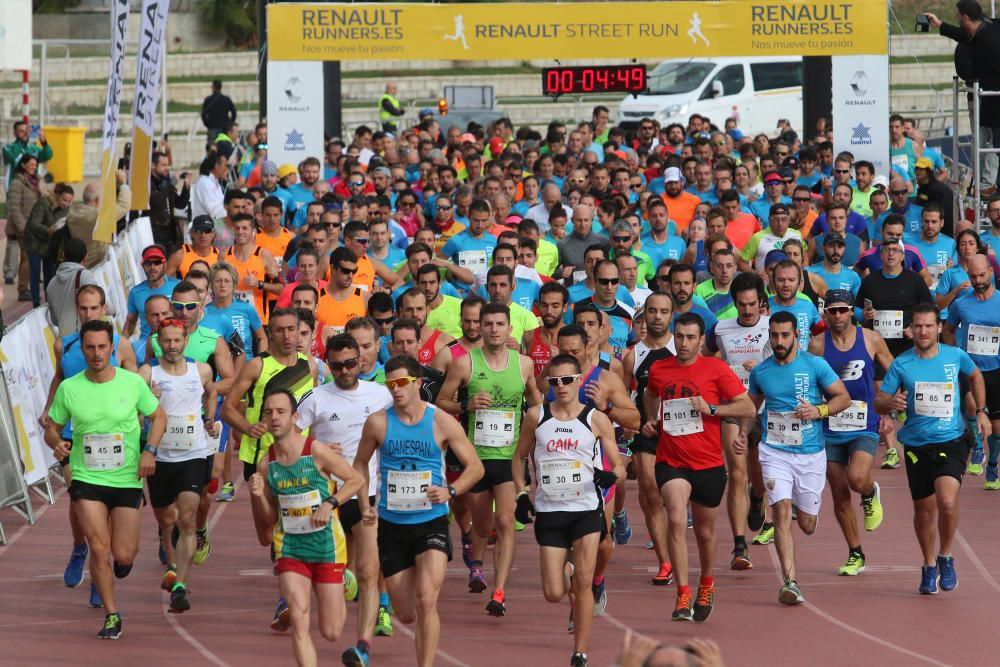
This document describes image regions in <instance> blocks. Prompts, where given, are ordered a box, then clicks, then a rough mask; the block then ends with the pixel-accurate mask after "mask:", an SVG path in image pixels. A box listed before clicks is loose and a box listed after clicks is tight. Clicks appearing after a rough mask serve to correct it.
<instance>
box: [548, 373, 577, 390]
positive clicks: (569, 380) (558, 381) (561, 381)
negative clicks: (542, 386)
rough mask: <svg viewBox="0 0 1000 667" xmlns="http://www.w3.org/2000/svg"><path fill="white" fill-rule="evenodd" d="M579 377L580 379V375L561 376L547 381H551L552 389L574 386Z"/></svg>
mask: <svg viewBox="0 0 1000 667" xmlns="http://www.w3.org/2000/svg"><path fill="white" fill-rule="evenodd" d="M578 377H580V376H579V375H560V376H558V377H550V378H546V379H547V380H548V381H549V386H550V387H556V386H559V385H563V386H564V387H565V386H567V385H571V384H573V383H574V382H575V381H576V379H577V378H578Z"/></svg>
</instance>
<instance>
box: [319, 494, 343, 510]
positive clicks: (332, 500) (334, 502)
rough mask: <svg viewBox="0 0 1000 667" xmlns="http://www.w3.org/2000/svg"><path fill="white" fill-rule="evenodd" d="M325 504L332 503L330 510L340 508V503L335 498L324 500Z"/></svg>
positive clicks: (330, 497)
mask: <svg viewBox="0 0 1000 667" xmlns="http://www.w3.org/2000/svg"><path fill="white" fill-rule="evenodd" d="M323 502H324V503H330V508H331V509H337V508H338V507H340V501H339V500H337V499H336V498H334V497H333V496H329V497H327V499H326V500H324V501H323Z"/></svg>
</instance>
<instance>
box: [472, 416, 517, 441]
mask: <svg viewBox="0 0 1000 667" xmlns="http://www.w3.org/2000/svg"><path fill="white" fill-rule="evenodd" d="M514 418H515V415H514V412H513V411H511V410H476V414H475V420H476V427H475V431H474V434H475V436H476V443H475V444H477V445H479V446H480V447H509V446H511V445H513V444H514Z"/></svg>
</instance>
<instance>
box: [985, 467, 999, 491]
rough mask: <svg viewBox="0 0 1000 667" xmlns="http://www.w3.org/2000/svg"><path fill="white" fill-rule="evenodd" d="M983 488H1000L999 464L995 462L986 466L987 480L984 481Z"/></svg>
mask: <svg viewBox="0 0 1000 667" xmlns="http://www.w3.org/2000/svg"><path fill="white" fill-rule="evenodd" d="M983 488H984V489H986V490H987V491H996V490H998V489H1000V475H997V466H996V464H995V463H994V464H993V465H988V466H986V481H985V482H983Z"/></svg>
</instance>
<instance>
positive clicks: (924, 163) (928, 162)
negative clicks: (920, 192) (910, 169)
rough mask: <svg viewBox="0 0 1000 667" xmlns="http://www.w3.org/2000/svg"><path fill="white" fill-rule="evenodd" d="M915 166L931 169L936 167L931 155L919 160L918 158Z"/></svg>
mask: <svg viewBox="0 0 1000 667" xmlns="http://www.w3.org/2000/svg"><path fill="white" fill-rule="evenodd" d="M913 166H914V168H916V169H931V170H933V169H934V163H933V162H931V159H930V158H929V157H922V158H920V159H919V160H917V163H916V164H915V165H913Z"/></svg>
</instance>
